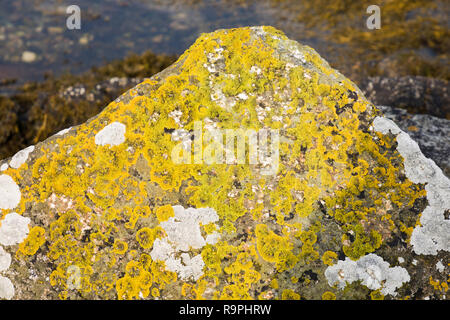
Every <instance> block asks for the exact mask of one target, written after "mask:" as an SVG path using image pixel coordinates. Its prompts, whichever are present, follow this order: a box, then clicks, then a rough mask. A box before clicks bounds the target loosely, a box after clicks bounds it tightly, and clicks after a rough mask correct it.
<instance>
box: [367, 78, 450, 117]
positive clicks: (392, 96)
mask: <svg viewBox="0 0 450 320" xmlns="http://www.w3.org/2000/svg"><path fill="white" fill-rule="evenodd" d="M360 87H361V90H362V91H363V92H364V94H365V96H366V97H367V99H369V100H370V101H371V102H373V103H375V104H376V105H383V106H393V107H397V108H407V109H408V110H414V113H417V112H420V113H425V114H429V115H432V116H436V117H440V118H444V119H445V118H447V119H450V96H449V91H450V90H449V84H448V81H445V80H440V79H433V78H426V77H419V76H417V77H413V76H409V77H396V78H395V77H394V78H388V77H369V78H367V79H365V80H363V81H362V82H361V84H360Z"/></svg>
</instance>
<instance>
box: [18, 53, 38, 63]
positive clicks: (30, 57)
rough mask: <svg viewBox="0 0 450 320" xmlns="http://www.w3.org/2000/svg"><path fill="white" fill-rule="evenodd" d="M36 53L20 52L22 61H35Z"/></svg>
mask: <svg viewBox="0 0 450 320" xmlns="http://www.w3.org/2000/svg"><path fill="white" fill-rule="evenodd" d="M36 58H37V55H36V53H34V52H33V51H24V52H23V53H22V61H23V62H25V63H32V62H34V61H36Z"/></svg>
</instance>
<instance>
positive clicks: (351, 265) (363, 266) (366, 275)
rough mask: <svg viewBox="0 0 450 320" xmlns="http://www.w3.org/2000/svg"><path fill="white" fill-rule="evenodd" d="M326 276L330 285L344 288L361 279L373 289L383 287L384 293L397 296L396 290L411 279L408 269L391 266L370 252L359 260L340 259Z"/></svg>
mask: <svg viewBox="0 0 450 320" xmlns="http://www.w3.org/2000/svg"><path fill="white" fill-rule="evenodd" d="M325 277H326V278H327V280H328V284H329V285H330V286H335V285H337V287H338V288H339V289H343V288H344V287H345V286H346V285H347V284H349V283H352V282H354V281H361V284H363V285H365V286H366V287H368V288H369V289H371V290H378V289H381V290H380V291H381V293H382V294H383V295H388V294H390V295H392V296H396V295H397V292H396V290H397V289H398V288H400V287H401V286H402V285H403V283H406V282H408V281H409V280H410V276H409V274H408V272H407V271H406V269H404V268H402V267H393V268H391V267H390V266H389V263H388V262H386V261H384V260H383V258H381V257H379V256H377V255H375V254H368V255H366V256H364V257H362V258H360V259H359V260H357V261H353V260H351V259H350V258H348V257H347V258H345V260H339V261H338V263H337V264H335V265H333V266H330V267H328V268H327V269H326V270H325Z"/></svg>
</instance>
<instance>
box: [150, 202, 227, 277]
mask: <svg viewBox="0 0 450 320" xmlns="http://www.w3.org/2000/svg"><path fill="white" fill-rule="evenodd" d="M173 210H174V216H173V217H171V218H170V219H169V220H167V221H164V222H161V227H162V228H163V229H164V231H165V232H166V234H167V237H164V238H162V239H156V240H155V242H154V243H153V249H152V251H151V253H150V256H151V257H152V259H153V260H160V261H164V262H165V265H166V268H167V269H168V270H170V271H173V272H176V273H177V274H178V276H179V277H180V278H181V279H183V280H188V279H191V278H192V279H193V280H194V281H196V280H198V279H199V278H200V277H201V276H202V275H203V267H204V265H205V264H204V262H203V259H202V257H201V255H200V254H197V255H195V256H193V257H191V255H190V254H189V252H190V251H191V250H193V249H201V248H203V247H204V246H205V245H206V244H207V243H210V244H214V243H216V242H217V241H218V240H219V235H218V234H217V233H213V234H211V235H208V236H207V237H206V239H205V238H203V236H202V234H201V230H200V224H202V225H206V224H209V223H214V222H217V221H218V220H219V216H218V215H217V213H216V211H215V210H214V209H212V208H199V209H195V208H188V209H184V208H183V207H182V206H179V205H177V206H173Z"/></svg>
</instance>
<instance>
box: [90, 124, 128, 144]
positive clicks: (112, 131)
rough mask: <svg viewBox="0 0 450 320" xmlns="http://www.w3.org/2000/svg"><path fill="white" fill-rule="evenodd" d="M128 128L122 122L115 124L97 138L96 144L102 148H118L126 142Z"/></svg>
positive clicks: (106, 128)
mask: <svg viewBox="0 0 450 320" xmlns="http://www.w3.org/2000/svg"><path fill="white" fill-rule="evenodd" d="M125 132H126V126H125V125H124V124H122V123H120V122H117V121H116V122H113V123H111V124H109V125H107V126H106V127H104V128H103V129H102V130H100V131H99V132H98V133H97V134H96V136H95V144H96V145H100V146H105V145H110V146H118V145H120V144H122V143H124V142H125Z"/></svg>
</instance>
